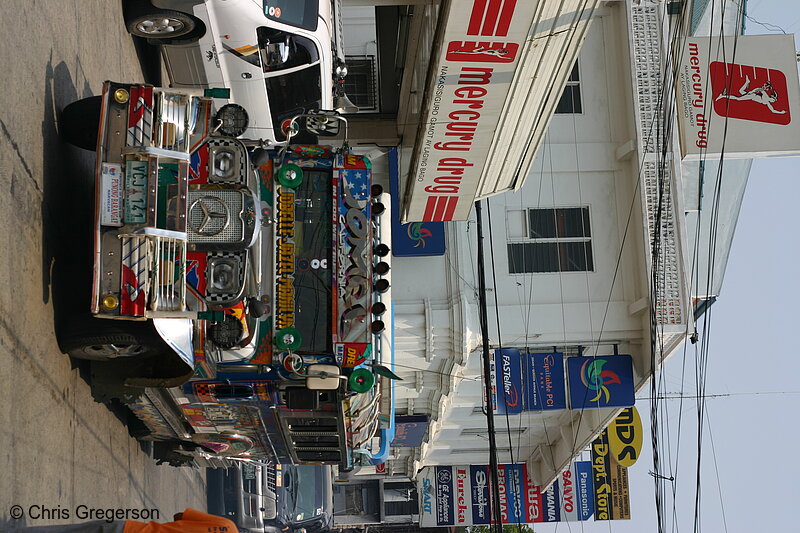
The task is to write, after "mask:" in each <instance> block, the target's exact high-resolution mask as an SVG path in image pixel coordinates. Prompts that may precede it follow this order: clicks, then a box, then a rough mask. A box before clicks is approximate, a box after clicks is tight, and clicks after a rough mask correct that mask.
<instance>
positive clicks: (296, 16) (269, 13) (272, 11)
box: [264, 0, 319, 31]
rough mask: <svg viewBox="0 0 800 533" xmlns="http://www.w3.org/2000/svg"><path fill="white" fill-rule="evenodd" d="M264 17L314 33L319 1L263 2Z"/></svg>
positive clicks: (280, 0) (279, 0) (288, 0)
mask: <svg viewBox="0 0 800 533" xmlns="http://www.w3.org/2000/svg"><path fill="white" fill-rule="evenodd" d="M264 16H265V17H267V18H268V19H270V20H274V21H275V22H281V23H283V24H289V25H291V26H297V27H298V28H305V29H307V30H310V31H316V29H317V23H318V21H319V0H264Z"/></svg>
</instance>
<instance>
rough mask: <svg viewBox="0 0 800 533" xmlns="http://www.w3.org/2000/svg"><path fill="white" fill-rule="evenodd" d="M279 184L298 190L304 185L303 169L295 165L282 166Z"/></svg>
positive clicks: (279, 172) (279, 173)
mask: <svg viewBox="0 0 800 533" xmlns="http://www.w3.org/2000/svg"><path fill="white" fill-rule="evenodd" d="M278 183H280V184H281V185H282V186H283V187H288V188H289V189H296V188H297V187H299V186H300V184H301V183H303V169H302V168H300V167H299V166H297V165H295V164H293V163H287V164H285V165H282V166H281V168H279V169H278Z"/></svg>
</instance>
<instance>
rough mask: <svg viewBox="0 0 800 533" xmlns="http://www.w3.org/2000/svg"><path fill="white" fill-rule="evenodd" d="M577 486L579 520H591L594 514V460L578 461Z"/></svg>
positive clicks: (574, 466)
mask: <svg viewBox="0 0 800 533" xmlns="http://www.w3.org/2000/svg"><path fill="white" fill-rule="evenodd" d="M573 468H574V469H575V486H576V492H577V498H576V500H577V502H578V520H589V519H590V518H591V517H592V515H593V514H594V483H593V481H592V462H591V461H576V462H575V463H574V465H573Z"/></svg>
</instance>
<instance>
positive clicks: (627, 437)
mask: <svg viewBox="0 0 800 533" xmlns="http://www.w3.org/2000/svg"><path fill="white" fill-rule="evenodd" d="M643 438H644V433H643V431H642V419H641V418H640V417H639V411H637V410H636V407H628V408H627V409H623V410H622V412H620V414H618V415H617V418H615V419H614V420H612V421H611V423H610V424H609V425H608V445H609V447H610V449H611V457H612V458H613V459H614V462H616V463H617V464H618V465H620V466H624V467H625V468H630V467H631V466H633V465H634V463H636V460H637V459H638V458H639V454H640V453H641V452H642V441H643Z"/></svg>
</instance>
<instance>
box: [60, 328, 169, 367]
mask: <svg viewBox="0 0 800 533" xmlns="http://www.w3.org/2000/svg"><path fill="white" fill-rule="evenodd" d="M58 343H59V346H60V347H61V351H63V352H64V353H66V354H68V355H69V356H70V357H73V358H75V359H86V360H89V361H128V362H130V361H133V360H136V361H140V360H144V359H147V358H149V357H152V356H155V355H158V354H161V353H164V352H165V351H167V350H170V348H169V347H168V346H167V345H166V343H164V341H162V340H161V338H160V337H159V336H158V333H156V332H155V330H154V329H153V327H152V326H151V325H150V324H149V323H147V322H125V323H121V322H118V321H112V320H104V319H100V318H93V317H86V319H85V320H81V321H80V322H78V323H75V322H73V323H72V324H70V325H69V326H67V327H64V328H62V331H60V332H59V336H58ZM111 345H113V346H114V347H116V348H117V350H118V352H117V355H111V352H113V349H112V348H111Z"/></svg>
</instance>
